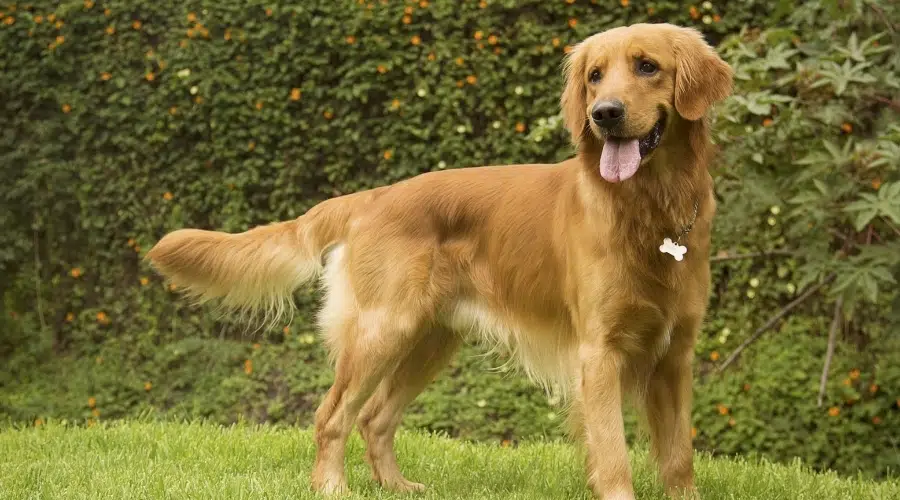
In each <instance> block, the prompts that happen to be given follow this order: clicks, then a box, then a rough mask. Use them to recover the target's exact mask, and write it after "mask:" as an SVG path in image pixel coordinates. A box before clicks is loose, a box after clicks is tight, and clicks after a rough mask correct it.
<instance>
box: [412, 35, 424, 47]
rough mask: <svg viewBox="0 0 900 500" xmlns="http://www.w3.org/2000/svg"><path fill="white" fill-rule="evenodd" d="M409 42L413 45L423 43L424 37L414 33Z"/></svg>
mask: <svg viewBox="0 0 900 500" xmlns="http://www.w3.org/2000/svg"><path fill="white" fill-rule="evenodd" d="M409 43H411V44H413V45H419V44H420V43H422V39H421V38H419V35H413V36H412V38H410V39H409Z"/></svg>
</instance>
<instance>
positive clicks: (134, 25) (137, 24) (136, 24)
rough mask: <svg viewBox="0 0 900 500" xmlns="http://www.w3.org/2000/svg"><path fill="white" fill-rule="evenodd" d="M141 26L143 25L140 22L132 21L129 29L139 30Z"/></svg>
mask: <svg viewBox="0 0 900 500" xmlns="http://www.w3.org/2000/svg"><path fill="white" fill-rule="evenodd" d="M141 26H143V25H142V24H141V22H140V21H138V20H134V21H133V22H132V23H131V27H132V28H134V29H136V30H139V29H141Z"/></svg>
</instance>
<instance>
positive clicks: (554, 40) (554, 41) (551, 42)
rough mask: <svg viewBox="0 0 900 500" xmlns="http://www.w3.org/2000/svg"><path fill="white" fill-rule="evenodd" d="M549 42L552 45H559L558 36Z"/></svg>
mask: <svg viewBox="0 0 900 500" xmlns="http://www.w3.org/2000/svg"><path fill="white" fill-rule="evenodd" d="M550 44H551V45H553V46H554V47H559V38H554V39H553V40H550Z"/></svg>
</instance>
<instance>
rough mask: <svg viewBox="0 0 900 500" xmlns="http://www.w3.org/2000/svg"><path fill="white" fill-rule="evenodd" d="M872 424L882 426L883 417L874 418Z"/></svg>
mask: <svg viewBox="0 0 900 500" xmlns="http://www.w3.org/2000/svg"><path fill="white" fill-rule="evenodd" d="M872 423H873V424H875V425H879V424H881V417H879V416H877V415H876V416H874V417H872Z"/></svg>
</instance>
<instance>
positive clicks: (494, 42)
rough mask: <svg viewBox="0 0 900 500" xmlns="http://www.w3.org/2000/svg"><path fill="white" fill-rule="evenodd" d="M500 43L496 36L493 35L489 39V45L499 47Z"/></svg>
mask: <svg viewBox="0 0 900 500" xmlns="http://www.w3.org/2000/svg"><path fill="white" fill-rule="evenodd" d="M498 41H499V39H498V38H497V36H496V35H491V36H489V37H488V43H489V44H491V45H497V42H498Z"/></svg>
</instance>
